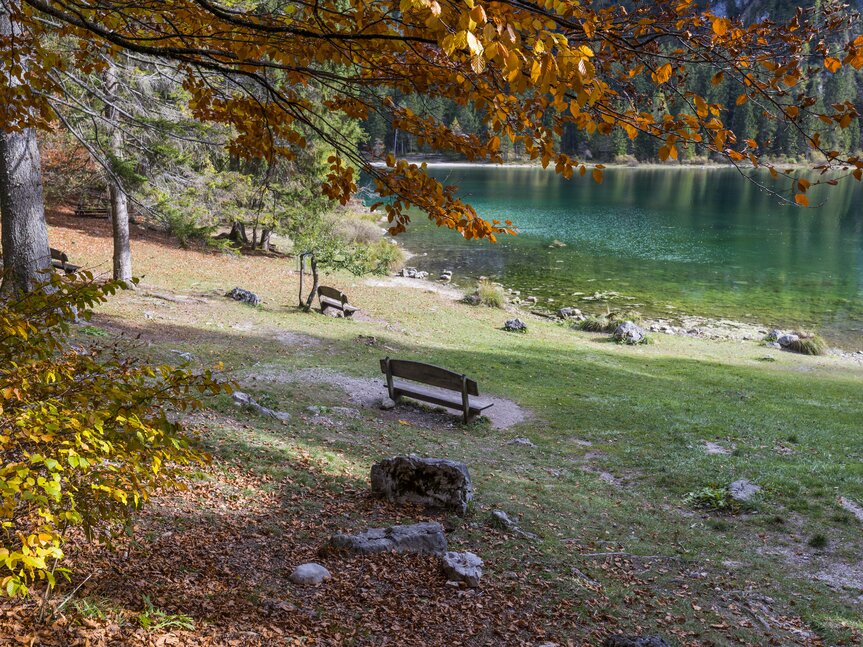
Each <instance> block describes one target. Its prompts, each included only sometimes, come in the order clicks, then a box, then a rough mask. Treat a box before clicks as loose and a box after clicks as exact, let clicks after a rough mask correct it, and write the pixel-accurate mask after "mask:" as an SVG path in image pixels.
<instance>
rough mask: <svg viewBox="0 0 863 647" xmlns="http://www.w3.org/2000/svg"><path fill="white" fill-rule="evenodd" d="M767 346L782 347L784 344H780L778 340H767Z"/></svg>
mask: <svg viewBox="0 0 863 647" xmlns="http://www.w3.org/2000/svg"><path fill="white" fill-rule="evenodd" d="M766 346H767V348H782V344H780V343H779V342H778V341H771V342H767V344H766ZM771 359H772V358H771Z"/></svg>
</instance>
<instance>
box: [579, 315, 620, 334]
mask: <svg viewBox="0 0 863 647" xmlns="http://www.w3.org/2000/svg"><path fill="white" fill-rule="evenodd" d="M619 325H620V322H619V321H617V320H615V319H609V318H608V317H597V316H595V315H590V316H589V317H587V318H586V319H585V320H584V321H580V322H578V323H577V324H576V327H577V328H578V329H579V330H584V331H586V332H608V333H610V332H614V331H615V330H616V329H617V327H618V326H619Z"/></svg>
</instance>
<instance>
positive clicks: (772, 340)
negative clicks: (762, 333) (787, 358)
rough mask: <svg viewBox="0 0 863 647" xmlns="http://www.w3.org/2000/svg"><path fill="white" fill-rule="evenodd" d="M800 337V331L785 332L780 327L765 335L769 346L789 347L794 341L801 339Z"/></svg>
mask: <svg viewBox="0 0 863 647" xmlns="http://www.w3.org/2000/svg"><path fill="white" fill-rule="evenodd" d="M800 337H801V335H800V333H794V332H785V331H783V330H779V329H778V328H774V329H773V330H771V331H770V332H769V333H767V336H766V337H764V341H765V342H766V343H767V346H768V347H769V348H789V347H790V346H792V345H793V344H794V342H798V341H800Z"/></svg>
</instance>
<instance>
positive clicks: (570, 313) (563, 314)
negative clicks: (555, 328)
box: [557, 307, 581, 319]
mask: <svg viewBox="0 0 863 647" xmlns="http://www.w3.org/2000/svg"><path fill="white" fill-rule="evenodd" d="M580 314H581V310H579V309H578V308H570V307H567V308H561V309H560V310H558V311H557V316H558V317H560V318H561V319H570V318H572V317H577V316H579V315H580Z"/></svg>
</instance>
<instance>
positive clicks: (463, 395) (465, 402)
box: [461, 375, 470, 424]
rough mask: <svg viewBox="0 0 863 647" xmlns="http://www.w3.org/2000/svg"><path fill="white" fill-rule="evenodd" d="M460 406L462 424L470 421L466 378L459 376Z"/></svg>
mask: <svg viewBox="0 0 863 647" xmlns="http://www.w3.org/2000/svg"><path fill="white" fill-rule="evenodd" d="M461 406H462V414H463V415H462V417H463V419H464V424H467V423H468V421H469V420H470V396H469V395H468V393H467V377H466V376H464V375H462V376H461Z"/></svg>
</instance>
